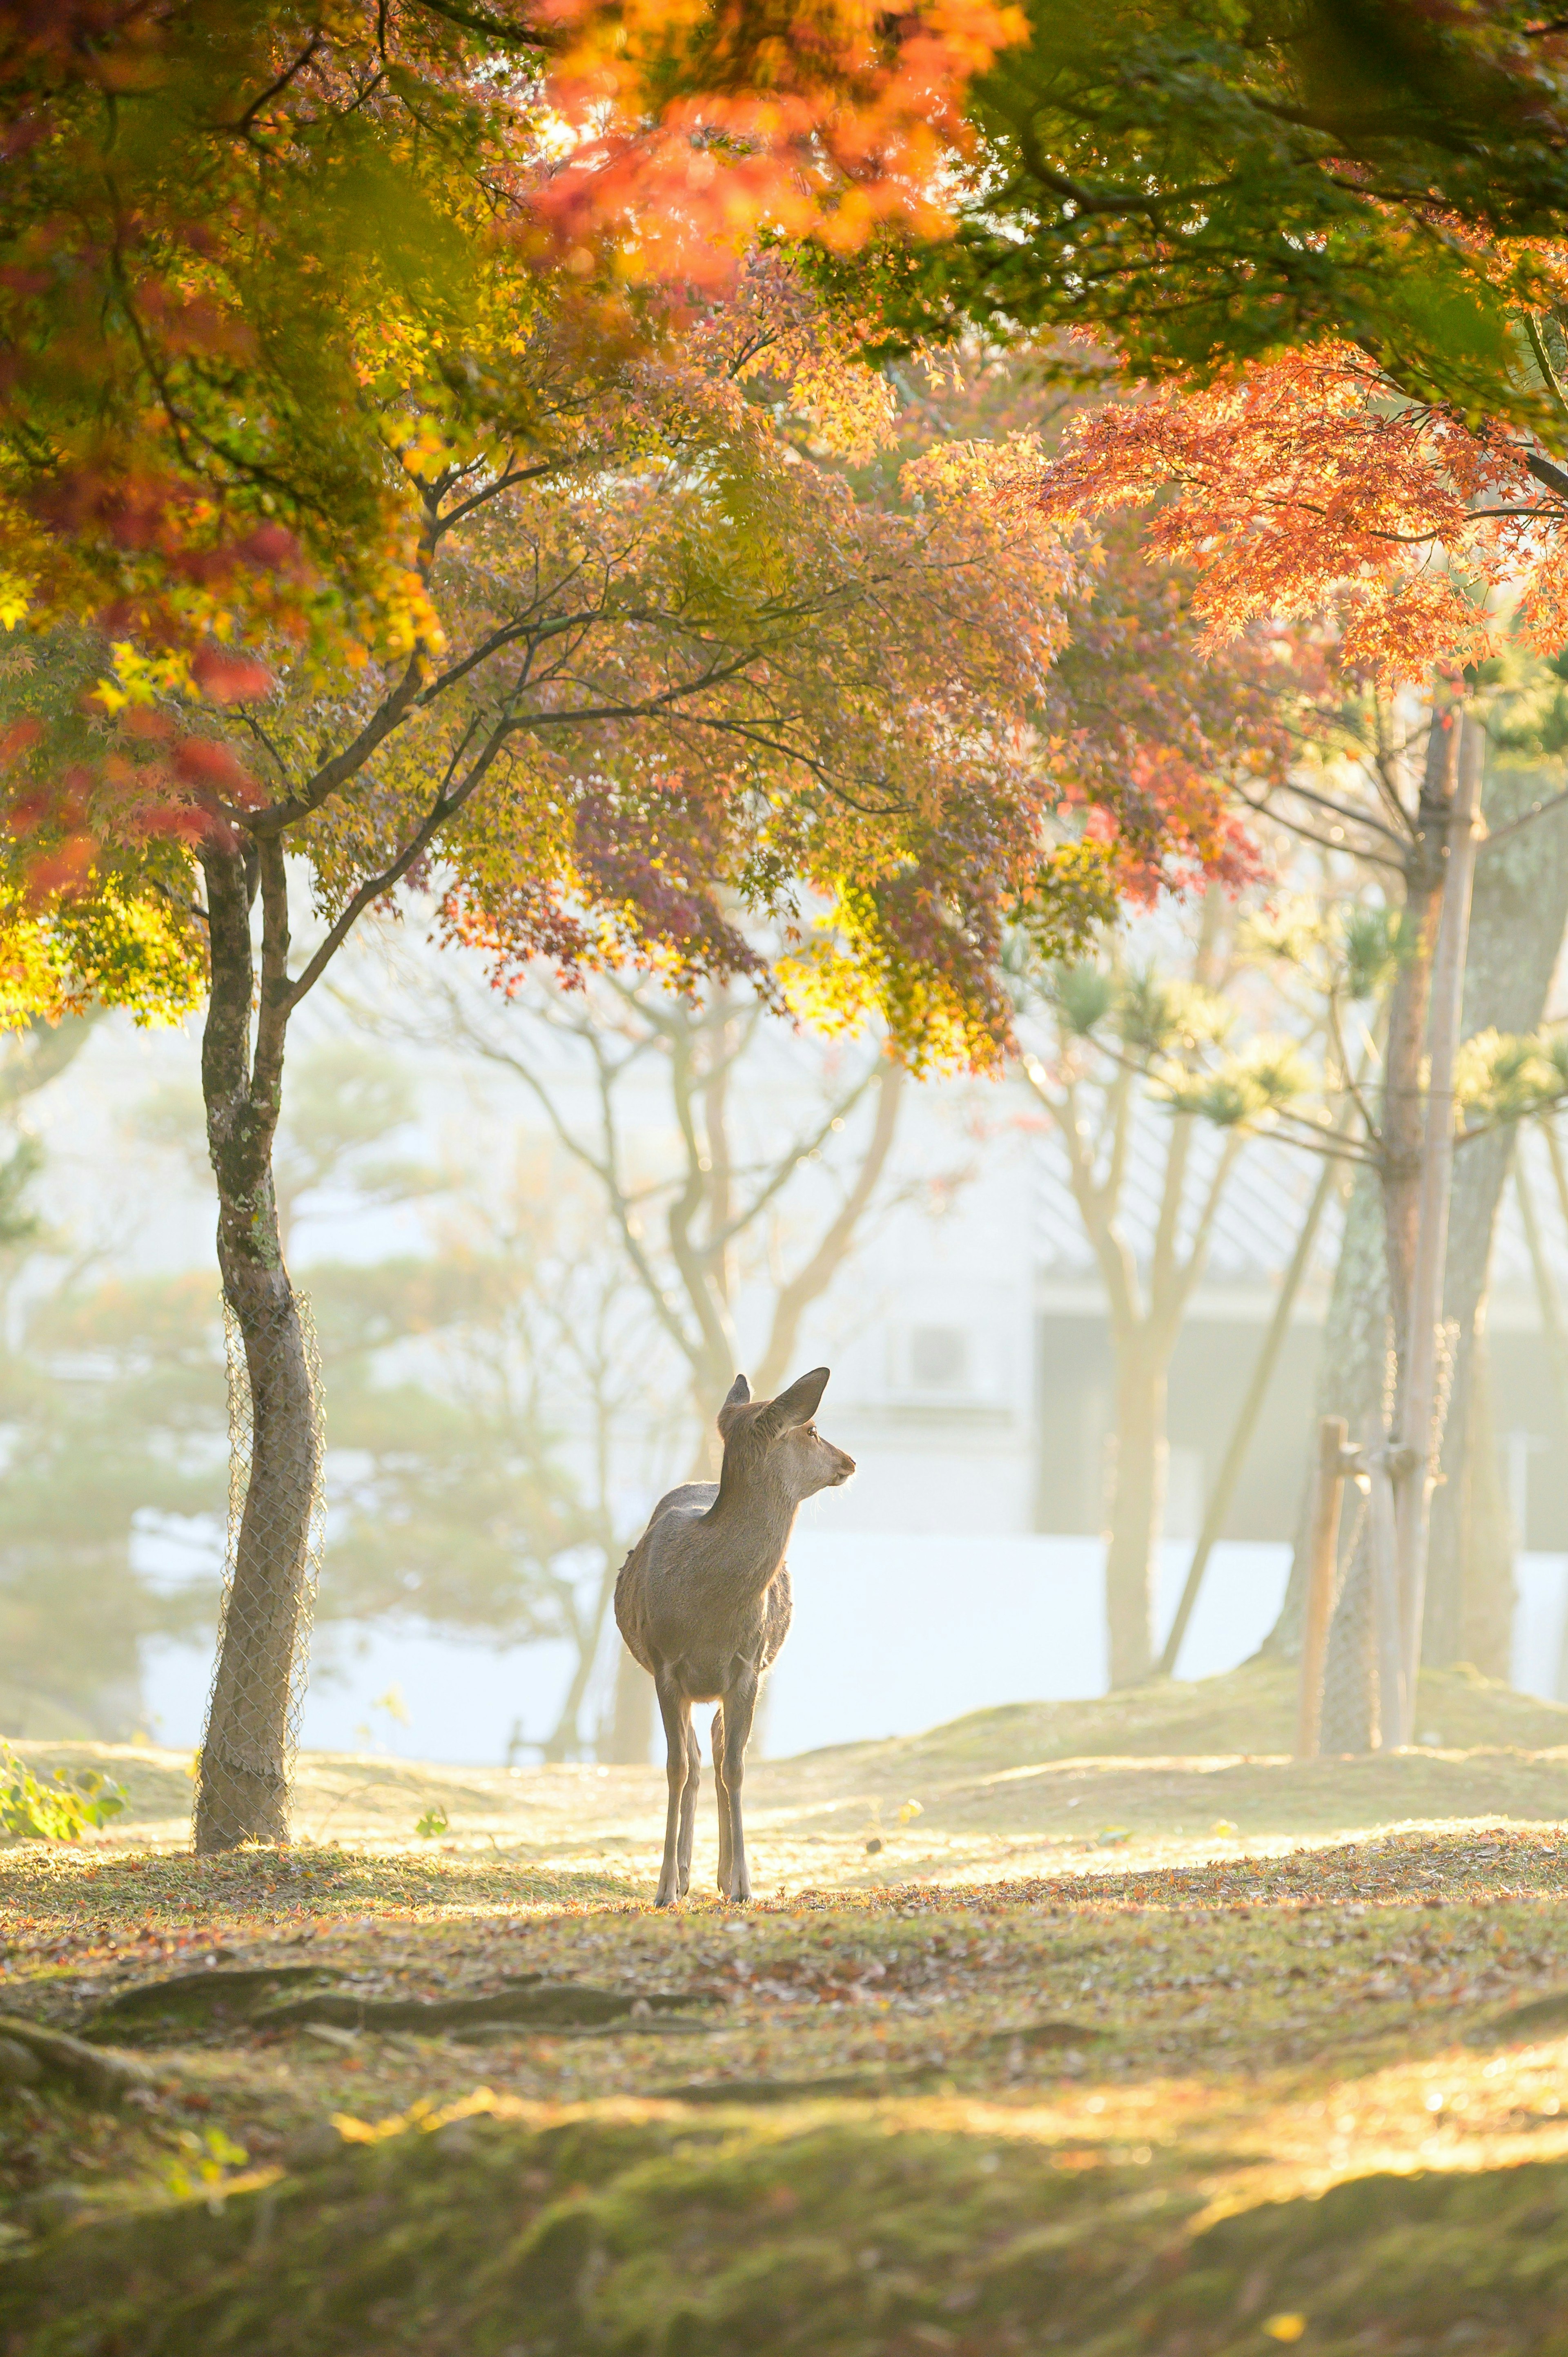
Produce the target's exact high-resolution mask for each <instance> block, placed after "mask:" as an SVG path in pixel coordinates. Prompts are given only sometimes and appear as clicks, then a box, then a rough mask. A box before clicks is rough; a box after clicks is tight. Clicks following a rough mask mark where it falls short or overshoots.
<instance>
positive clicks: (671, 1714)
mask: <svg viewBox="0 0 1568 2357" xmlns="http://www.w3.org/2000/svg"><path fill="white" fill-rule="evenodd" d="M654 1688H655V1691H656V1692H657V1694H658V1696H659V1715H660V1717H661V1718H662V1719H663V1721H664V1774H665V1780H666V1782H667V1783H668V1786H669V1792H670V1801H669V1806H668V1807H667V1808H666V1810H665V1812H664V1863H663V1865H662V1866H661V1867H660V1870H659V1888H658V1889H657V1890H656V1891H655V1893H654V1896H653V1903H654V1905H655V1907H669V1906H671V1904H672V1903H673V1901H674V1900H676V1899H677V1898H678V1897H679V1896H680V1890H681V1868H680V1861H679V1845H680V1836H681V1803H682V1798H683V1796H684V1793H685V1790H686V1774H687V1770H688V1767H689V1764H690V1759H689V1754H688V1751H687V1745H686V1738H687V1736H688V1734H689V1732H690V1729H691V1724H692V1706H691V1704H690V1703H689V1702H688V1701H687V1699H686V1697H685V1695H683V1694H682V1693H681V1692H680V1690H679V1688H678V1687H677V1685H676V1684H675V1681H674V1679H673V1678H672V1677H671V1675H670V1674H669V1673H668V1672H667V1671H665V1670H660V1671H659V1672H658V1673H657V1674H656V1675H655V1678H654Z"/></svg>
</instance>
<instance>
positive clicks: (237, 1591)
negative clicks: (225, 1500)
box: [196, 1294, 327, 1848]
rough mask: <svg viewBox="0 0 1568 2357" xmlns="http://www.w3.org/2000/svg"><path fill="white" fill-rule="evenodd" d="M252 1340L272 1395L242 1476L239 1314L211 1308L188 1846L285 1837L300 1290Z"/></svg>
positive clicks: (300, 1606)
mask: <svg viewBox="0 0 1568 2357" xmlns="http://www.w3.org/2000/svg"><path fill="white" fill-rule="evenodd" d="M270 1323H271V1329H272V1330H271V1331H270V1332H267V1333H264V1334H263V1338H262V1339H263V1351H264V1353H265V1361H266V1363H268V1364H269V1366H270V1367H271V1368H272V1369H273V1370H274V1375H273V1383H274V1394H275V1398H274V1404H273V1413H272V1414H271V1415H270V1418H269V1421H270V1423H271V1426H272V1430H271V1433H270V1435H269V1448H268V1455H267V1460H266V1463H265V1464H264V1466H263V1469H262V1478H261V1479H260V1480H257V1479H256V1478H255V1477H256V1440H255V1426H256V1415H255V1403H254V1400H253V1399H252V1383H251V1372H250V1363H249V1361H248V1358H247V1354H246V1349H245V1339H244V1333H243V1330H242V1326H241V1321H240V1318H239V1316H238V1315H237V1313H236V1312H235V1310H234V1308H233V1307H232V1305H231V1303H230V1302H229V1301H228V1300H227V1299H225V1301H224V1304H223V1340H224V1348H225V1352H226V1355H227V1360H228V1372H229V1534H228V1544H227V1547H226V1550H225V1555H224V1564H223V1598H222V1604H221V1607H220V1613H219V1620H218V1656H217V1663H216V1666H215V1668H214V1671H213V1675H212V1685H211V1689H210V1691H209V1695H208V1701H207V1722H206V1728H205V1731H204V1734H203V1738H202V1748H201V1755H200V1767H199V1778H198V1785H197V1802H196V1808H197V1825H198V1842H199V1846H200V1847H202V1848H223V1847H227V1846H231V1845H232V1844H233V1843H234V1842H236V1841H239V1840H244V1839H263V1840H274V1841H286V1840H287V1838H288V1792H289V1786H290V1784H291V1782H292V1781H293V1773H294V1763H295V1755H296V1753H297V1750H298V1747H299V1723H300V1716H301V1713H302V1711H303V1709H304V1706H305V1692H306V1684H307V1681H308V1677H309V1669H310V1631H311V1622H312V1619H313V1617H314V1613H315V1607H316V1590H317V1581H318V1579H319V1577H320V1574H321V1558H322V1550H323V1545H324V1542H325V1538H326V1528H327V1499H326V1489H325V1484H324V1482H323V1480H322V1463H323V1456H324V1444H323V1426H322V1414H321V1361H320V1353H319V1351H318V1349H317V1340H316V1327H315V1321H314V1319H313V1318H312V1316H311V1313H310V1305H309V1303H308V1301H306V1299H305V1298H304V1297H303V1296H301V1295H298V1294H294V1295H292V1296H285V1298H284V1299H283V1300H282V1301H281V1302H280V1303H279V1304H278V1305H277V1307H276V1308H275V1309H274V1312H273V1313H272V1318H271V1321H270Z"/></svg>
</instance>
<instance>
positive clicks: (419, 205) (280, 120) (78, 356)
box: [0, 0, 1020, 692]
mask: <svg viewBox="0 0 1568 2357" xmlns="http://www.w3.org/2000/svg"><path fill="white" fill-rule="evenodd" d="M1019 24H1020V20H1018V19H1017V18H1016V17H1015V16H1009V15H1008V14H1007V13H1006V12H1005V11H999V10H998V9H997V8H995V7H994V6H993V5H990V0H941V5H918V6H916V7H915V8H913V9H911V10H908V11H907V12H905V13H904V14H903V15H901V16H899V17H897V19H892V18H887V17H885V16H881V15H879V14H878V13H877V12H875V11H874V10H872V9H870V8H869V7H867V6H865V5H864V0H795V5H791V7H790V8H789V11H788V12H786V13H785V14H783V15H782V16H780V15H779V13H778V12H775V11H771V10H763V9H760V8H757V7H755V6H752V5H740V6H737V7H734V8H730V9H726V10H725V12H724V13H723V14H722V15H716V14H711V13H709V12H707V11H690V10H685V9H681V8H676V7H672V6H671V5H669V0H635V5H629V6H628V5H618V6H616V7H613V8H611V7H607V6H603V5H596V0H572V5H551V6H549V7H544V8H539V9H531V8H525V7H521V6H517V5H510V0H500V5H498V6H496V7H494V8H482V9H472V8H467V7H463V6H458V5H450V0H378V5H371V0H324V4H323V5H309V0H307V4H306V5H298V0H44V4H43V5H36V0H5V5H4V7H0V156H3V157H4V159H5V175H4V178H3V181H0V347H3V349H4V351H5V363H4V367H3V368H0V579H4V581H5V590H4V592H3V593H0V596H3V597H4V598H5V600H7V601H8V604H9V609H10V610H9V616H8V619H14V618H15V616H16V613H17V612H18V611H20V610H21V608H23V607H24V606H25V607H26V608H27V610H28V611H30V612H31V613H33V614H35V615H37V616H40V617H42V618H43V619H57V618H59V617H60V616H62V615H63V616H67V617H70V618H73V619H83V618H91V619H97V620H100V621H102V622H103V623H104V624H105V625H106V626H107V627H108V628H109V629H110V630H111V631H112V632H113V634H114V635H116V636H119V637H123V638H125V639H128V640H132V641H133V642H134V643H135V644H136V645H137V646H138V647H139V648H140V649H141V650H142V651H147V650H148V649H149V648H150V649H153V650H155V651H156V650H166V651H168V652H169V653H170V654H171V655H174V656H177V657H178V658H180V659H181V660H182V661H183V662H194V664H195V668H196V675H197V677H198V679H199V680H200V681H203V682H204V683H206V684H208V685H209V687H212V688H215V689H216V690H217V691H218V692H222V691H223V687H224V683H225V682H226V681H233V682H237V683H242V673H234V672H233V671H232V669H231V667H230V658H228V657H226V655H225V652H224V645H225V642H226V641H227V640H229V639H230V638H231V635H232V633H233V631H234V630H235V628H236V626H239V627H241V628H242V629H249V628H256V627H265V626H272V627H280V626H281V627H284V628H286V629H288V630H291V631H294V632H296V633H300V634H302V635H303V636H305V637H306V638H309V637H311V636H318V635H320V634H321V633H323V632H332V633H335V634H336V635H337V636H338V638H339V639H341V640H351V639H352V637H353V635H354V634H355V633H356V631H357V632H359V633H361V634H363V635H364V636H365V637H366V638H367V639H368V640H370V641H371V642H372V643H375V644H377V645H378V647H384V646H385V645H386V644H388V643H391V644H392V645H394V646H395V645H397V644H399V643H403V644H405V645H406V644H408V643H411V642H413V641H416V640H420V639H421V638H422V637H424V636H425V635H428V634H429V633H430V632H431V631H432V630H434V629H435V618H434V614H433V610H432V608H431V606H430V602H429V599H428V597H427V596H426V594H425V592H424V588H423V587H422V584H421V580H420V563H421V558H420V549H421V534H422V530H423V513H422V509H421V504H420V497H419V485H418V472H419V469H418V454H419V449H420V442H421V433H422V428H423V425H424V422H426V421H428V420H430V419H431V418H435V419H437V420H439V421H440V422H441V425H442V427H443V429H444V430H446V432H456V433H460V434H465V435H467V436H471V437H472V438H473V441H474V443H475V445H476V446H477V447H487V446H488V444H489V439H490V437H494V436H499V437H500V438H501V440H502V441H504V440H505V439H506V438H507V437H508V436H514V435H515V433H516V431H517V430H518V428H519V426H520V425H521V423H522V422H523V421H524V418H525V415H526V412H527V407H528V402H529V393H530V388H529V382H528V378H527V372H526V371H525V370H523V371H520V370H519V368H518V365H517V363H518V360H519V357H520V354H521V352H522V350H524V348H525V347H526V345H527V343H528V341H529V339H530V337H531V336H532V333H533V332H534V327H535V313H536V307H537V303H538V299H539V292H540V288H541V287H542V286H546V287H548V288H549V290H550V300H551V302H552V303H553V306H554V307H555V308H556V309H557V310H558V309H559V307H560V306H561V302H562V297H563V292H564V290H565V289H573V288H575V289H576V290H577V294H578V298H579V299H578V308H579V310H580V312H581V315H582V317H583V321H584V325H585V331H587V332H590V333H592V334H594V335H595V336H597V337H602V336H604V335H607V334H615V333H624V332H628V331H630V330H632V329H634V328H636V326H637V325H638V319H637V313H638V309H639V301H646V299H647V298H648V297H650V296H655V295H656V294H657V291H658V289H659V288H660V287H661V286H665V285H671V284H675V285H679V286H680V287H681V288H682V289H683V288H684V287H685V285H687V284H688V283H689V282H691V281H693V280H696V281H698V282H700V283H705V284H709V285H712V284H714V283H716V281H717V280H718V279H720V278H722V277H723V276H725V274H727V273H729V272H731V271H732V270H733V267H734V264H735V263H736V259H737V257H738V256H739V255H740V254H741V253H743V252H744V250H745V249H746V245H747V244H748V242H750V239H751V237H752V235H753V234H754V232H755V231H757V228H758V227H759V226H761V225H764V224H766V225H767V227H768V229H769V230H770V231H772V232H774V233H779V232H782V233H785V234H789V235H807V234H811V233H818V234H820V235H822V237H824V238H826V239H828V240H830V241H831V242H832V243H833V244H834V245H835V246H837V247H838V248H840V249H841V250H847V249H848V248H850V247H852V246H853V245H854V244H855V243H856V242H859V240H860V239H861V238H863V237H864V236H865V234H866V232H867V231H868V230H869V229H870V228H872V227H873V226H874V225H875V224H876V223H878V222H892V221H908V222H909V223H912V224H913V223H918V224H921V225H924V226H926V227H928V228H930V227H934V226H936V225H937V224H938V223H939V221H940V218H941V216H940V207H939V205H938V203H937V202H936V200H935V199H934V197H933V194H932V184H933V176H934V174H935V171H936V169H937V167H938V166H939V165H940V162H941V161H942V159H943V158H944V156H946V155H947V154H948V153H949V152H950V151H951V150H952V148H953V146H954V144H955V142H957V141H959V140H961V137H962V135H963V126H962V124H961V117H960V114H959V113H958V109H957V98H958V93H959V91H960V89H961V83H962V80H963V77H964V76H965V74H967V73H968V72H969V71H970V70H972V69H973V68H974V67H975V66H976V65H978V64H981V63H983V62H984V61H985V59H987V58H988V57H989V56H990V55H991V54H993V51H994V49H995V48H996V46H997V45H998V44H999V43H1000V42H1001V41H1003V40H1004V39H1006V38H1010V37H1011V36H1012V35H1013V33H1014V32H1015V31H1016V30H1017V29H1018V28H1019ZM209 634H210V638H211V640H213V641H215V642H210V643H209V642H208V637H209Z"/></svg>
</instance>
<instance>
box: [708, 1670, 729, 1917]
mask: <svg viewBox="0 0 1568 2357" xmlns="http://www.w3.org/2000/svg"><path fill="white" fill-rule="evenodd" d="M711 1741H712V1744H713V1753H714V1783H715V1784H716V1785H717V1786H718V1795H719V1889H720V1890H721V1891H723V1890H724V1889H725V1883H726V1882H727V1881H728V1879H729V1853H730V1831H729V1788H728V1786H727V1785H726V1784H725V1706H724V1705H723V1703H722V1702H721V1703H720V1705H719V1706H718V1708H717V1710H715V1711H714V1725H713V1733H712V1737H711ZM726 1896H727V1893H726Z"/></svg>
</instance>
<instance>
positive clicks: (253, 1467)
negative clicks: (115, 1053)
mask: <svg viewBox="0 0 1568 2357" xmlns="http://www.w3.org/2000/svg"><path fill="white" fill-rule="evenodd" d="M202 866H203V868H204V870H205V873H206V878H207V897H208V909H209V923H210V930H211V959H212V980H211V995H210V999H209V1007H208V1015H207V1026H206V1029H205V1032H204V1034H203V1037H202V1047H201V1080H202V1091H203V1094H204V1096H205V1099H206V1104H207V1135H208V1146H209V1152H210V1154H211V1157H212V1168H213V1172H214V1175H215V1177H216V1179H217V1182H218V1207H219V1208H218V1265H219V1269H220V1274H221V1276H222V1280H223V1297H224V1300H225V1302H226V1304H227V1306H228V1308H229V1310H230V1312H231V1316H232V1317H233V1318H234V1320H235V1323H236V1325H237V1326H238V1329H239V1332H240V1337H241V1340H242V1347H243V1353H244V1362H245V1370H246V1373H247V1376H248V1378H249V1385H250V1405H251V1450H250V1458H251V1461H250V1469H249V1478H248V1480H247V1481H246V1484H245V1491H244V1502H243V1506H242V1511H241V1515H240V1526H239V1531H238V1534H237V1536H236V1539H235V1542H234V1553H233V1558H232V1565H231V1583H230V1587H229V1592H228V1596H227V1598H226V1601H225V1607H224V1614H223V1625H222V1629H221V1631H220V1638H219V1652H218V1666H217V1671H216V1674H215V1675H214V1679H213V1685H212V1699H211V1704H210V1706H209V1712H208V1721H207V1733H206V1737H205V1739H204V1741H203V1744H202V1749H201V1760H200V1767H199V1780H198V1786H197V1803H196V1847H197V1851H198V1853H199V1855H203V1856H205V1855H208V1854H209V1853H211V1852H213V1851H217V1850H226V1849H232V1848H234V1847H235V1846H237V1845H238V1844H239V1843H241V1842H246V1841H259V1842H281V1841H286V1840H287V1838H288V1767H289V1743H290V1726H289V1714H290V1705H291V1701H292V1698H293V1693H294V1684H295V1659H296V1652H297V1648H298V1644H299V1639H300V1634H301V1622H302V1619H303V1616H304V1613H305V1610H306V1603H307V1585H306V1583H307V1580H308V1577H309V1546H310V1523H311V1513H312V1508H313V1505H314V1501H315V1497H316V1491H317V1480H318V1475H319V1465H318V1462H317V1458H318V1450H319V1443H318V1439H317V1426H316V1403H315V1394H314V1386H313V1383H312V1379H311V1370H310V1363H309V1358H308V1354H307V1351H306V1341H305V1336H304V1333H303V1330H302V1329H301V1324H300V1317H299V1309H298V1305H297V1303H296V1302H295V1297H294V1291H293V1288H292V1286H290V1284H289V1280H288V1272H287V1270H286V1269H285V1266H284V1260H283V1252H282V1247H281V1245H280V1243H279V1238H278V1222H277V1206H276V1202H275V1200H274V1192H273V1176H272V1149H273V1138H274V1133H275V1130H276V1127H277V1117H278V1106H279V1102H280V1095H281V1090H282V1083H283V1048H284V1032H285V1026H286V1024H287V1020H288V1000H287V990H288V983H287V962H288V906H287V888H286V882H285V874H284V861H283V852H282V849H281V847H280V846H278V845H275V844H266V845H263V846H262V848H261V854H260V859H259V867H260V878H261V883H262V888H263V971H262V989H261V998H260V1004H259V1006H258V1009H257V1015H256V1024H255V1042H254V1049H253V1051H252V1021H251V1008H252V984H253V960H252V946H251V899H252V891H251V889H250V888H248V884H247V874H246V860H245V858H244V856H242V855H241V854H239V853H238V852H229V851H227V850H224V849H222V848H218V847H209V849H208V850H207V852H206V853H204V855H203V859H202Z"/></svg>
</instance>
